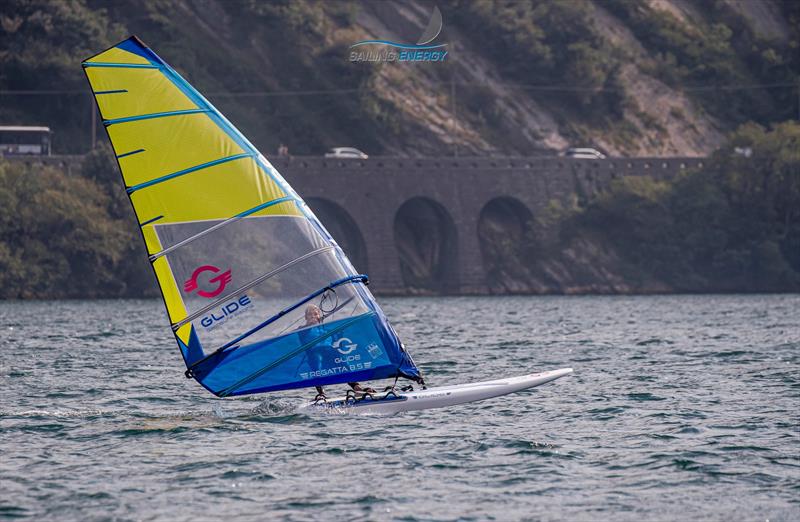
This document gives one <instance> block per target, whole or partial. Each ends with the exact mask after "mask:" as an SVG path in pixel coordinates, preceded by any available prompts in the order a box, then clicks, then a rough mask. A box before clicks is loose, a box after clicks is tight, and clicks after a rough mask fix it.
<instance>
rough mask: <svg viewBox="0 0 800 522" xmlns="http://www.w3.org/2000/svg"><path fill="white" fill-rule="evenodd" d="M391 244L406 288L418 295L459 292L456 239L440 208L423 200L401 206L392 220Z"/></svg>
mask: <svg viewBox="0 0 800 522" xmlns="http://www.w3.org/2000/svg"><path fill="white" fill-rule="evenodd" d="M394 241H395V246H396V247H397V251H398V254H399V256H400V260H399V261H400V273H401V274H402V277H403V283H404V284H405V285H406V287H408V288H409V289H411V290H412V291H414V292H416V293H420V294H426V293H427V294H446V293H454V292H457V291H458V236H457V232H456V227H455V224H454V223H453V218H452V217H450V214H449V213H448V212H447V210H446V209H445V208H444V207H443V206H442V205H441V204H439V203H437V202H435V201H433V200H431V199H428V198H422V197H416V198H412V199H410V200H408V201H406V202H405V203H403V205H402V206H401V207H400V208H399V209H398V210H397V214H395V218H394Z"/></svg>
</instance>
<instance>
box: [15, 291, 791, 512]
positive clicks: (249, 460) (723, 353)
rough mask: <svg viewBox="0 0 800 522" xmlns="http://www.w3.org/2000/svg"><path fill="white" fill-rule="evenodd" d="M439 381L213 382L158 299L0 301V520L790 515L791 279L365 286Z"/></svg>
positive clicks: (428, 371) (417, 359)
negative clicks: (397, 389)
mask: <svg viewBox="0 0 800 522" xmlns="http://www.w3.org/2000/svg"><path fill="white" fill-rule="evenodd" d="M381 302H382V303H383V304H384V308H385V310H386V312H387V314H388V315H389V317H390V318H391V320H392V321H393V324H394V325H395V327H396V329H397V330H398V332H399V333H400V335H401V337H402V338H403V339H404V341H405V343H406V345H407V346H408V347H409V350H410V351H411V352H412V354H413V355H414V358H415V360H416V362H417V363H418V364H419V365H420V366H421V367H422V368H423V370H424V372H425V374H426V376H427V378H428V380H429V384H430V385H433V386H437V385H445V384H455V383H459V382H469V381H475V380H484V379H489V378H496V377H503V376H509V375H516V374H523V373H530V372H534V371H539V370H545V369H554V368H560V367H565V366H571V367H573V368H575V374H574V375H571V376H568V377H565V378H562V379H560V380H558V381H556V382H554V383H551V384H547V385H545V386H542V387H541V388H537V389H535V390H531V391H529V392H525V393H519V394H516V395H511V396H507V397H504V398H499V399H493V400H489V401H485V402H479V403H473V404H468V405H463V406H456V407H452V408H448V409H441V410H429V411H423V412H413V413H407V414H401V415H397V416H394V417H368V416H367V417H365V416H351V415H325V414H321V413H317V414H313V415H306V414H300V413H297V412H296V408H297V406H298V404H300V403H301V402H302V401H303V399H307V398H310V397H311V395H313V393H311V390H301V391H294V392H287V393H280V394H272V395H265V396H256V397H249V398H238V399H225V400H221V399H216V398H214V397H213V396H211V395H210V394H208V393H207V392H206V391H205V390H203V389H202V388H201V387H200V386H199V385H198V384H197V383H196V382H194V381H191V380H187V379H186V378H184V377H183V370H184V368H183V363H182V361H181V359H180V355H179V353H178V351H177V347H176V346H175V344H174V341H173V340H172V338H171V336H170V333H169V329H168V327H167V326H166V321H165V319H164V313H163V308H162V305H161V304H160V302H156V301H84V302H82V301H71V302H22V303H13V302H3V303H0V388H1V389H0V452H1V453H0V518H4V517H7V518H15V517H18V518H32V519H37V520H170V521H179V520H197V519H228V520H237V521H238V520H310V519H313V520H407V521H411V520H538V519H542V520H570V521H573V520H601V519H605V520H608V519H612V518H613V519H615V520H641V519H642V518H647V519H649V520H689V519H703V520H770V521H777V520H786V521H790V520H795V521H796V520H800V296H796V295H795V296H789V295H787V296H670V297H666V296H661V297H485V298H471V297H470V298H467V297H457V298H418V299H417V298H398V299H382V300H381Z"/></svg>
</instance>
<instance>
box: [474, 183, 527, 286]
mask: <svg viewBox="0 0 800 522" xmlns="http://www.w3.org/2000/svg"><path fill="white" fill-rule="evenodd" d="M532 221H533V214H531V211H530V210H528V207H526V206H525V205H524V204H523V203H522V202H521V201H519V200H518V199H515V198H512V197H499V198H495V199H492V200H490V201H489V202H488V203H486V205H484V206H483V208H482V209H481V213H480V216H479V218H478V242H479V243H480V249H481V257H482V259H483V267H484V270H485V271H486V283H487V285H488V287H489V291H490V292H492V293H527V292H530V290H531V288H530V281H531V274H530V271H529V268H528V265H529V264H530V263H528V262H526V260H525V255H524V247H525V243H526V240H527V238H528V236H529V232H530V231H531V226H532Z"/></svg>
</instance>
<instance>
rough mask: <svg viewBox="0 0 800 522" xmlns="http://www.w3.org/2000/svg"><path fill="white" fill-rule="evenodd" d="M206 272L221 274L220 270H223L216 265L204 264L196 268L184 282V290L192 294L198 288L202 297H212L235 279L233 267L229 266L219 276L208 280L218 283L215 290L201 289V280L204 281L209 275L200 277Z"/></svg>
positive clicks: (211, 282)
mask: <svg viewBox="0 0 800 522" xmlns="http://www.w3.org/2000/svg"><path fill="white" fill-rule="evenodd" d="M205 272H211V273H213V274H219V272H221V269H220V268H217V267H216V266H214V265H203V266H199V267H197V268H195V269H194V272H192V277H190V278H189V279H187V280H186V281H185V282H184V283H183V291H184V292H186V293H187V294H191V293H192V292H194V291H195V290H197V295H199V296H200V297H205V298H208V299H211V298H214V297H217V296H218V295H219V294H221V293H222V291H223V290H225V287H226V286H227V284H228V283H230V282H231V280H232V279H233V277H232V276H231V269H230V268H229V269H228V270H226V271H225V272H222V273H221V274H219V275H218V276H216V277H212V278H211V279H209V280H208V283H209V284H211V285H214V284H216V288H214V289H213V290H199V288H200V284H199V281H202V280H203V279H205V278H206V277H208V276H207V275H206V276H204V277H203V278H201V277H200V276H201V275H203V274H204V273H205Z"/></svg>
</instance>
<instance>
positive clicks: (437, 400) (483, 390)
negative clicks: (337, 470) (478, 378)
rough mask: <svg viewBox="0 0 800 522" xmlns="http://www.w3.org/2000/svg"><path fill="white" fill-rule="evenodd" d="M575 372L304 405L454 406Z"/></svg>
mask: <svg viewBox="0 0 800 522" xmlns="http://www.w3.org/2000/svg"><path fill="white" fill-rule="evenodd" d="M570 373H572V368H561V369H559V370H552V371H549V372H542V373H533V374H528V375H521V376H519V377H509V378H507V379H497V380H493V381H483V382H474V383H469V384H457V385H453V386H440V387H437V388H428V389H427V390H417V391H410V392H400V393H397V394H394V393H388V394H387V393H381V392H379V393H375V394H372V396H371V397H370V396H369V395H365V396H364V397H363V398H361V399H357V400H353V398H352V397H351V398H347V397H339V398H336V399H331V400H328V401H327V402H321V401H318V402H309V403H306V404H304V405H303V406H301V408H300V409H301V410H303V409H311V410H323V411H324V410H334V411H346V412H348V413H373V414H375V413H377V414H384V415H391V414H394V413H400V412H404V411H415V410H427V409H430V408H442V407H445V406H455V405H457V404H464V403H467V402H475V401H482V400H484V399H491V398H493V397H500V396H502V395H508V394H509V393H514V392H518V391H522V390H527V389H528V388H535V387H536V386H541V385H542V384H545V383H548V382H550V381H554V380H556V379H558V378H561V377H563V376H565V375H569V374H570Z"/></svg>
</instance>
